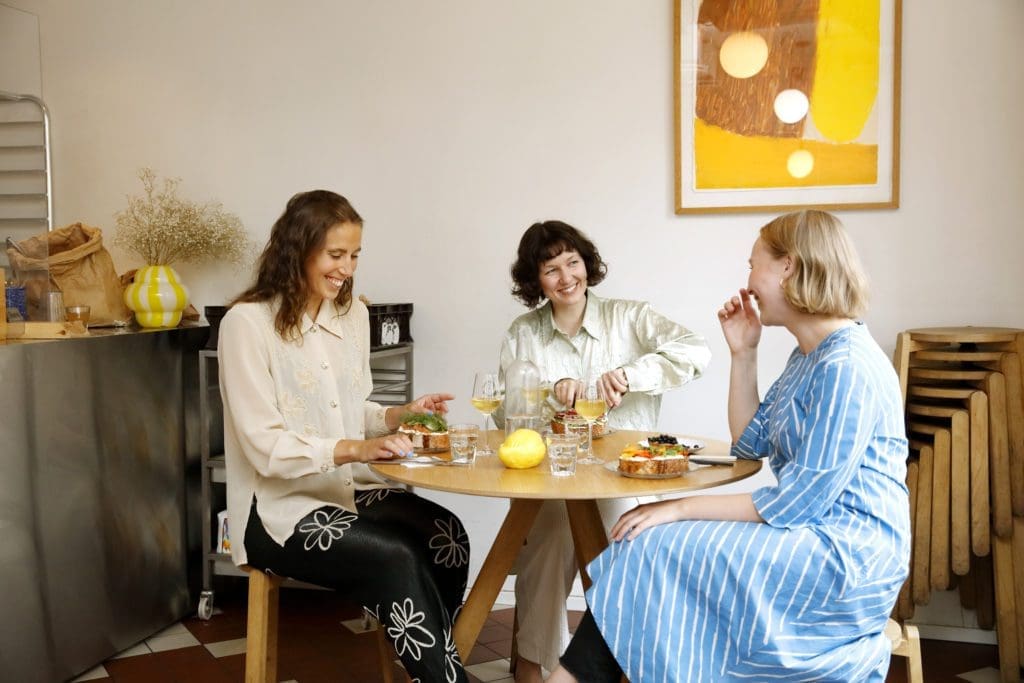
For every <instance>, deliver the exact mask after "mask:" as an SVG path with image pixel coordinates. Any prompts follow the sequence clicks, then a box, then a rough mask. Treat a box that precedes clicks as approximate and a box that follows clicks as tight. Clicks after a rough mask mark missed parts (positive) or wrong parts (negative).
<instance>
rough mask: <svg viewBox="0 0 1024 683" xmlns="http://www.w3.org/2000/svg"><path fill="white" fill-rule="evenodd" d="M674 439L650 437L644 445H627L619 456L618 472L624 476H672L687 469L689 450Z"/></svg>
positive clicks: (660, 436)
mask: <svg viewBox="0 0 1024 683" xmlns="http://www.w3.org/2000/svg"><path fill="white" fill-rule="evenodd" d="M670 439H671V441H673V442H674V441H675V439H674V438H672V437H669V438H667V439H666V438H662V435H659V436H657V437H652V438H651V439H649V440H648V441H647V443H646V444H645V445H642V444H639V443H633V444H629V445H628V446H626V447H625V448H624V449H623V450H622V454H621V455H620V456H619V471H620V472H622V473H624V474H632V475H645V476H648V475H650V476H654V475H656V476H672V475H675V474H682V473H683V472H685V471H686V470H687V469H689V463H690V449H689V448H687V447H686V446H683V445H681V444H678V443H665V442H666V441H669V440H670Z"/></svg>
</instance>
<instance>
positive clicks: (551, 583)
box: [513, 498, 654, 671]
mask: <svg viewBox="0 0 1024 683" xmlns="http://www.w3.org/2000/svg"><path fill="white" fill-rule="evenodd" d="M648 500H654V499H648V498H645V499H644V501H645V502H646V501H648ZM639 503H640V500H638V499H637V498H616V499H611V500H599V501H598V502H597V507H598V510H600V512H601V520H602V521H603V522H604V528H605V532H608V531H609V530H610V529H611V528H612V525H613V524H615V522H616V521H618V519H619V517H620V516H621V515H622V513H624V512H626V511H627V510H630V509H632V508H634V507H636V506H637V505H638V504H639ZM513 571H514V572H516V619H517V620H518V622H519V632H518V635H517V636H516V646H517V648H518V650H519V656H520V657H522V658H524V659H527V660H529V661H531V662H537V663H538V664H540V665H541V666H542V667H544V668H545V669H547V670H548V671H553V670H554V669H555V667H556V666H558V658H559V657H560V656H561V655H562V653H563V652H564V651H565V648H566V646H567V645H568V644H569V624H568V619H567V614H566V600H567V599H568V597H569V593H570V591H571V590H572V583H573V579H575V578H576V571H577V567H576V554H575V550H574V548H573V543H572V533H571V532H570V530H569V516H568V513H567V512H566V510H565V503H564V502H562V501H560V500H548V501H544V503H543V504H541V506H540V511H539V512H538V513H537V519H536V521H535V522H534V523H533V528H532V529H531V530H530V533H529V534H528V535H527V537H526V543H525V545H523V549H522V550H521V551H520V552H519V557H518V558H517V559H516V564H515V567H514V568H513Z"/></svg>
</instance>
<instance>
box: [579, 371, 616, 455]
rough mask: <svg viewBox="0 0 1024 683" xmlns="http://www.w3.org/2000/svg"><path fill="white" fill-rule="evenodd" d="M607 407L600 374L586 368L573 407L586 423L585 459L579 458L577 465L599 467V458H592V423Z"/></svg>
mask: <svg viewBox="0 0 1024 683" xmlns="http://www.w3.org/2000/svg"><path fill="white" fill-rule="evenodd" d="M607 407H608V406H607V405H606V404H605V402H604V396H603V392H602V391H601V373H600V372H598V371H596V370H592V369H589V368H588V369H587V371H586V372H585V373H583V378H582V380H581V386H580V390H579V392H578V393H577V394H576V405H575V406H574V408H575V409H576V413H577V414H578V415H579V416H580V417H582V418H583V419H584V420H586V421H587V457H585V458H581V459H580V460H579V461H577V464H581V465H600V464H601V463H602V461H601V459H600V458H596V457H594V422H596V421H597V420H598V419H599V418H600V417H601V416H602V415H604V413H605V410H607Z"/></svg>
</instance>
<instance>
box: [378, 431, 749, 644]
mask: <svg viewBox="0 0 1024 683" xmlns="http://www.w3.org/2000/svg"><path fill="white" fill-rule="evenodd" d="M654 434H657V432H634V431H616V432H612V433H610V434H607V435H605V436H603V437H601V438H598V439H595V440H594V454H595V455H596V456H597V457H598V458H600V459H601V460H602V461H604V464H600V465H577V466H576V474H575V475H573V476H569V477H555V476H552V474H551V471H550V469H549V467H548V462H547V459H546V458H545V459H544V460H543V461H542V462H541V463H540V465H538V466H537V467H532V468H529V469H523V470H514V469H508V468H506V467H505V466H504V465H502V463H501V461H500V460H499V459H498V457H497V456H485V457H484V456H481V457H477V458H476V462H475V463H473V464H472V465H465V466H448V465H416V464H412V463H410V464H402V462H400V461H395V462H383V461H382V462H376V463H373V464H372V465H371V468H372V469H373V470H375V471H376V472H378V473H379V474H381V475H382V476H385V477H387V478H388V479H391V480H393V481H396V482H399V483H402V484H408V485H410V486H418V487H422V488H425V489H433V490H436V491H447V492H450V493H463V494H467V495H473V496H487V497H494V498H508V499H510V502H511V505H510V507H509V511H508V514H506V515H505V520H504V522H503V523H502V525H501V528H500V529H499V531H498V535H497V536H496V537H495V539H494V543H493V544H492V545H491V549H490V552H488V553H487V558H486V559H485V560H484V563H483V566H482V567H481V568H480V573H479V574H478V575H477V578H476V581H475V582H474V583H473V588H472V589H471V590H470V592H469V596H468V597H467V598H466V603H465V605H463V607H462V610H461V611H460V612H459V616H458V618H457V619H456V621H455V633H454V638H455V645H456V647H457V648H458V650H459V655H460V656H461V657H462V660H463V661H466V658H467V657H468V656H469V654H470V652H471V651H472V649H473V646H474V645H475V644H476V640H477V637H479V635H480V630H481V629H482V628H483V625H484V622H485V621H486V620H487V616H488V614H489V613H490V610H491V608H492V607H493V606H494V601H495V600H496V599H497V597H498V593H499V592H500V591H501V588H502V586H503V585H504V583H505V579H506V577H507V576H508V574H509V571H510V570H511V569H512V564H513V563H514V562H515V559H516V556H517V555H518V554H519V549H520V548H521V547H522V545H523V541H524V540H525V539H526V535H527V532H529V530H530V528H531V527H532V526H533V522H534V519H535V518H536V516H537V511H538V510H539V509H540V505H541V503H543V502H544V501H545V500H562V501H565V505H566V509H567V511H568V515H569V525H570V528H571V531H572V537H573V543H574V544H575V547H576V560H577V563H578V565H579V566H580V575H581V577H582V579H583V585H584V587H588V586H589V585H590V577H589V576H587V572H586V570H585V569H584V568H585V567H586V566H587V564H588V563H589V562H590V561H591V560H593V559H594V558H595V557H597V555H598V554H599V553H600V552H601V551H602V550H604V549H605V547H607V545H608V537H607V535H606V533H605V528H604V524H603V523H602V522H601V516H600V513H599V512H598V508H597V500H599V499H604V498H636V497H640V496H656V495H662V494H674V493H686V492H692V491H697V490H700V489H708V488H713V487H716V486H721V485H724V484H729V483H732V482H735V481H739V480H741V479H746V478H747V477H750V476H752V475H754V474H755V473H757V472H758V471H759V470H760V469H761V461H759V460H736V461H735V462H732V463H728V464H724V465H710V466H698V465H695V464H691V465H690V467H691V469H690V471H688V472H685V473H684V474H683V475H682V476H679V477H674V478H671V479H635V478H629V477H624V476H621V475H620V474H618V473H617V472H615V471H612V469H610V467H612V466H611V465H608V463H616V464H617V462H618V457H619V454H620V453H621V452H622V449H623V448H624V447H625V446H626V445H627V444H629V443H634V442H636V441H639V440H641V439H645V438H647V437H648V436H651V435H654ZM486 438H487V441H488V443H489V444H490V445H491V447H492V448H494V450H495V452H497V450H498V446H499V445H500V444H501V442H502V439H503V438H504V432H501V431H497V430H490V431H488V432H486ZM683 438H684V439H686V440H692V441H700V442H703V443H704V448H703V449H701V451H700V452H699V453H697V454H695V455H694V457H699V456H723V455H728V453H729V444H728V443H726V442H724V441H719V440H715V439H704V438H701V437H683ZM438 457H439V458H442V459H445V458H448V457H450V455H449V454H448V453H441V454H439V455H438Z"/></svg>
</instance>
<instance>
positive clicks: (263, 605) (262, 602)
mask: <svg viewBox="0 0 1024 683" xmlns="http://www.w3.org/2000/svg"><path fill="white" fill-rule="evenodd" d="M242 569H243V570H245V571H246V572H248V573H249V613H248V615H247V617H246V618H247V622H246V628H245V683H277V607H278V592H279V589H280V587H281V581H283V579H282V578H281V577H280V576H274V575H273V574H267V573H266V572H264V571H261V570H259V569H255V568H253V567H242ZM376 630H377V649H378V652H379V654H380V666H381V675H382V676H383V678H384V683H393V681H394V678H393V676H392V665H391V647H390V645H388V642H387V640H386V639H385V638H384V629H383V628H382V627H381V626H380V625H379V624H378V625H377V629H376Z"/></svg>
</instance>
